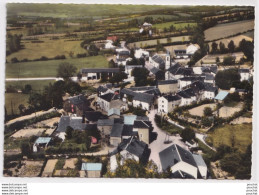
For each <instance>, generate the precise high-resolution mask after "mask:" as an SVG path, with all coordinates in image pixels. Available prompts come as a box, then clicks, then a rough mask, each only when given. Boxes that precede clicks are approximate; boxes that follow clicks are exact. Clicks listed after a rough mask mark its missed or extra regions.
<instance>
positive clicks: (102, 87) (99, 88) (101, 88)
mask: <svg viewBox="0 0 259 195" xmlns="http://www.w3.org/2000/svg"><path fill="white" fill-rule="evenodd" d="M107 90H108V88H107V87H104V86H99V87H98V88H97V91H98V92H102V93H104V92H106V91H107Z"/></svg>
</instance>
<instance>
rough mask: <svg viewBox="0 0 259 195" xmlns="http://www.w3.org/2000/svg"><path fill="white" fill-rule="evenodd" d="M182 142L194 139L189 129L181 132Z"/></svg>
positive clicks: (193, 134) (193, 133)
mask: <svg viewBox="0 0 259 195" xmlns="http://www.w3.org/2000/svg"><path fill="white" fill-rule="evenodd" d="M181 137H182V139H183V141H191V140H192V139H194V138H195V132H194V131H193V130H192V129H190V128H185V129H183V130H182V131H181Z"/></svg>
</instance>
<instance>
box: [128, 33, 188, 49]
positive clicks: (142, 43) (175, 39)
mask: <svg viewBox="0 0 259 195" xmlns="http://www.w3.org/2000/svg"><path fill="white" fill-rule="evenodd" d="M157 40H159V41H160V43H161V44H163V43H167V38H163V39H153V40H148V41H139V42H134V43H130V44H129V47H130V48H132V47H134V45H135V46H136V47H145V46H155V45H157ZM189 40H190V38H189V36H179V37H171V43H173V42H179V41H189Z"/></svg>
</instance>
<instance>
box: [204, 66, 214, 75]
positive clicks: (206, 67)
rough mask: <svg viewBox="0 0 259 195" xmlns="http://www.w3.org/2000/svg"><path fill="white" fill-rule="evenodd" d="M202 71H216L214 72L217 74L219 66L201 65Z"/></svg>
mask: <svg viewBox="0 0 259 195" xmlns="http://www.w3.org/2000/svg"><path fill="white" fill-rule="evenodd" d="M201 71H202V72H203V73H214V74H216V73H217V71H218V67H217V66H209V67H208V66H203V67H201Z"/></svg>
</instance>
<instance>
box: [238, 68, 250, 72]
mask: <svg viewBox="0 0 259 195" xmlns="http://www.w3.org/2000/svg"><path fill="white" fill-rule="evenodd" d="M249 72H250V71H249V69H239V70H238V73H249Z"/></svg>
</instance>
